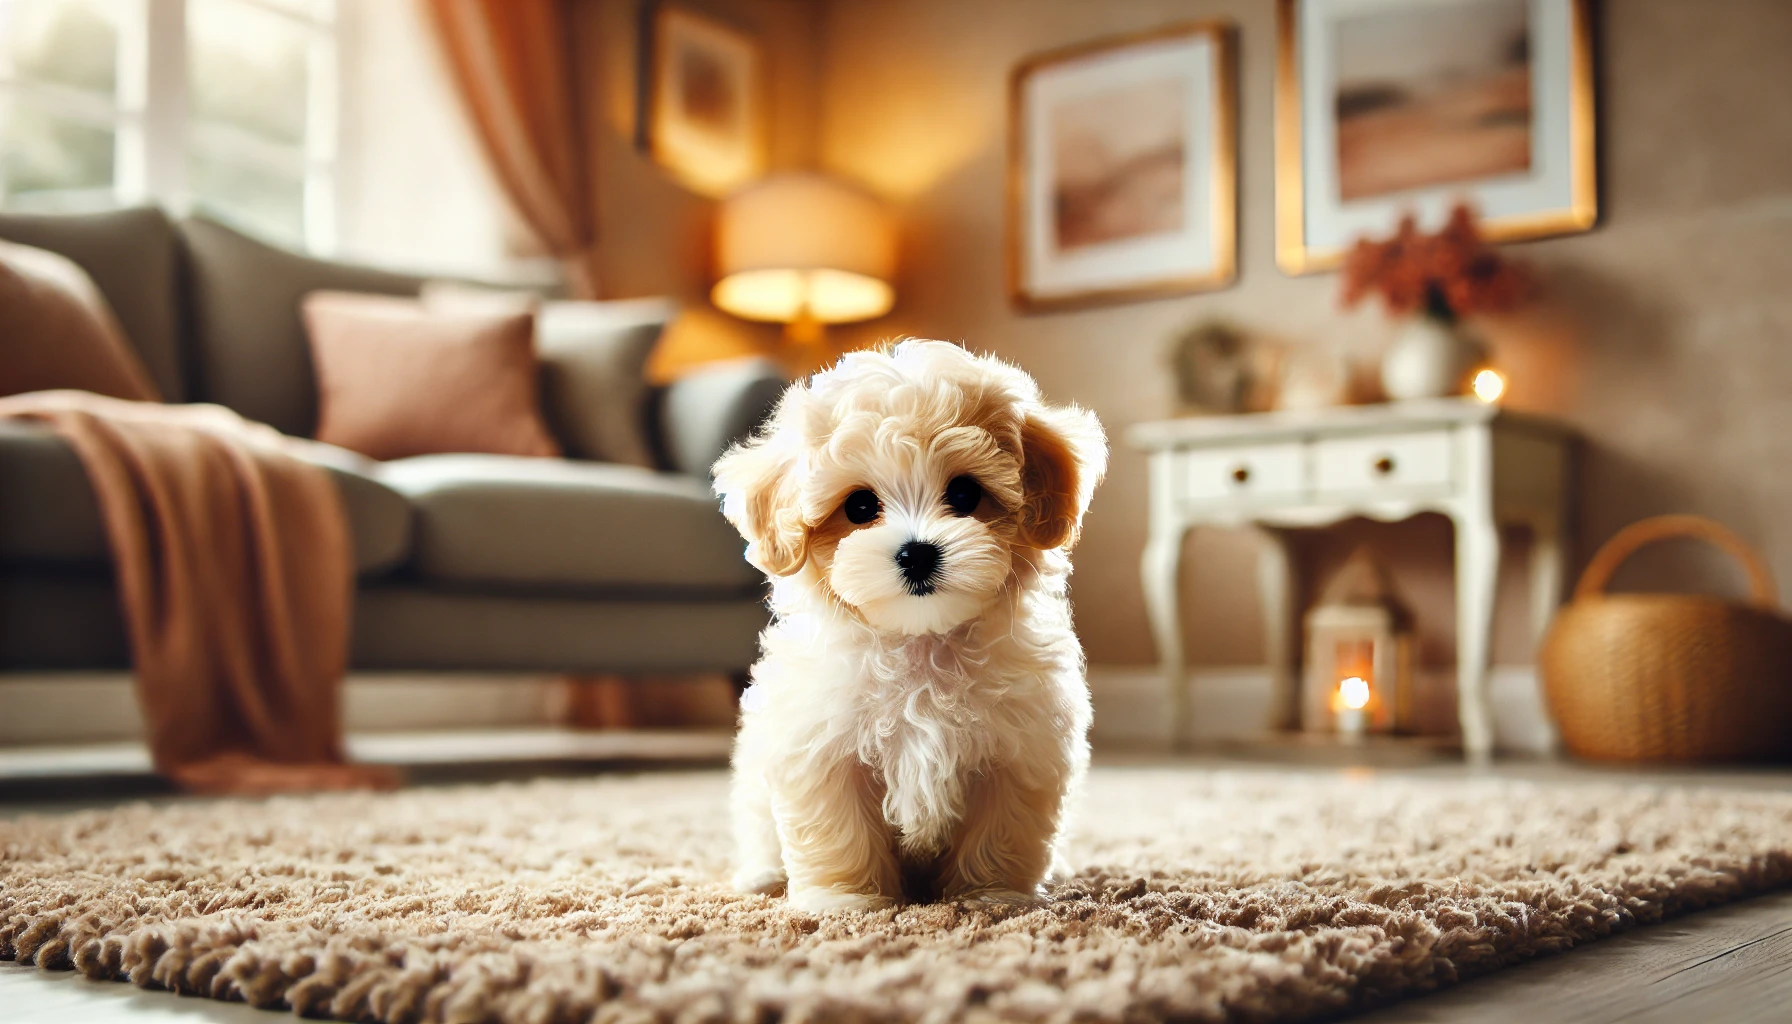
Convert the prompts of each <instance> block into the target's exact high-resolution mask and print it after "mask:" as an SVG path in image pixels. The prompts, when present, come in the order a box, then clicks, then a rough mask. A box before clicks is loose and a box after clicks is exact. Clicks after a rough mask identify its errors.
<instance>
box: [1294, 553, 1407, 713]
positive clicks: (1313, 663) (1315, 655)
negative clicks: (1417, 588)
mask: <svg viewBox="0 0 1792 1024" xmlns="http://www.w3.org/2000/svg"><path fill="white" fill-rule="evenodd" d="M1306 633H1307V637H1306V640H1307V655H1306V666H1305V675H1304V678H1303V680H1302V683H1301V690H1302V699H1301V725H1302V727H1303V728H1305V729H1307V730H1308V731H1312V732H1331V733H1336V734H1337V735H1338V737H1339V738H1340V739H1342V740H1343V741H1345V742H1347V743H1354V742H1357V741H1358V740H1360V739H1361V738H1362V736H1363V735H1364V734H1365V733H1370V732H1401V731H1407V730H1409V729H1411V727H1412V724H1413V723H1412V658H1413V645H1412V615H1411V613H1410V612H1409V611H1407V609H1406V608H1405V606H1404V605H1402V604H1401V603H1400V601H1399V598H1398V597H1397V596H1396V595H1395V593H1394V588H1393V582H1392V580H1390V579H1389V577H1388V574H1387V570H1386V569H1384V568H1383V567H1382V566H1381V565H1380V564H1379V563H1377V562H1376V561H1375V560H1374V558H1373V557H1371V556H1370V554H1369V552H1368V551H1367V550H1359V551H1357V552H1356V553H1355V554H1353V555H1351V556H1350V559H1349V560H1348V561H1346V562H1345V563H1344V567H1343V568H1342V569H1339V570H1338V574H1337V576H1335V577H1333V578H1332V580H1331V582H1330V583H1329V584H1327V586H1326V588H1325V591H1324V593H1323V595H1322V596H1321V597H1320V600H1319V603H1318V604H1316V605H1314V606H1313V608H1312V609H1311V610H1310V611H1308V612H1307V616H1306Z"/></svg>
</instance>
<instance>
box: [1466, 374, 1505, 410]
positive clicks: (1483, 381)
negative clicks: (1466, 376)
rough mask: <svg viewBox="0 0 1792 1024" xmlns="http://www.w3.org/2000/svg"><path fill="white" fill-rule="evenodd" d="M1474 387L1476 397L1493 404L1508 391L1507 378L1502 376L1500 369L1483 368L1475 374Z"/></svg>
mask: <svg viewBox="0 0 1792 1024" xmlns="http://www.w3.org/2000/svg"><path fill="white" fill-rule="evenodd" d="M1473 387H1474V391H1475V397H1476V398H1479V399H1480V400H1481V401H1483V402H1486V403H1487V404H1488V405H1492V404H1493V403H1495V402H1497V401H1499V400H1500V396H1501V395H1503V394H1505V393H1506V378H1504V377H1502V376H1500V372H1499V371H1498V370H1482V371H1481V372H1480V373H1477V374H1475V381H1474V385H1473Z"/></svg>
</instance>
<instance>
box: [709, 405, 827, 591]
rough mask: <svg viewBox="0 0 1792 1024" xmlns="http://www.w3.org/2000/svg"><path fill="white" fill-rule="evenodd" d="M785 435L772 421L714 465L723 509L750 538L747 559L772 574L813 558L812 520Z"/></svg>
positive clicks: (788, 571)
mask: <svg viewBox="0 0 1792 1024" xmlns="http://www.w3.org/2000/svg"><path fill="white" fill-rule="evenodd" d="M773 423H774V424H775V423H776V418H774V420H773ZM781 440H782V439H781V438H780V437H779V436H778V434H777V433H776V428H775V427H774V428H772V432H769V433H764V434H760V435H758V436H756V437H753V438H750V439H748V440H746V441H743V442H741V443H740V444H737V445H735V446H734V447H733V448H730V449H728V451H727V452H725V453H723V455H722V457H721V458H720V459H717V460H716V464H715V466H714V467H713V469H712V470H711V472H713V473H714V474H715V489H716V493H717V494H719V495H721V496H722V514H723V515H725V516H727V517H728V521H729V522H731V523H733V524H734V528H735V529H737V530H739V531H740V534H741V536H742V537H745V538H746V539H747V561H749V562H752V563H753V564H754V565H755V566H758V567H759V569H760V570H761V571H763V572H764V573H765V574H766V575H768V576H789V575H790V574H791V573H793V572H796V571H797V570H798V569H801V568H802V567H803V563H804V562H807V561H808V560H809V525H808V524H807V523H805V522H804V521H803V513H802V509H801V508H800V507H799V505H798V499H799V493H798V490H797V484H796V462H797V459H796V455H797V453H796V451H795V449H794V447H793V446H791V445H789V444H782V443H780V441H781Z"/></svg>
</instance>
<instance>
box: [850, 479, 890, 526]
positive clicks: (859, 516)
mask: <svg viewBox="0 0 1792 1024" xmlns="http://www.w3.org/2000/svg"><path fill="white" fill-rule="evenodd" d="M883 510H884V507H883V504H882V503H881V502H879V501H878V500H877V495H875V494H873V493H872V492H870V491H867V490H864V489H862V488H861V489H860V490H856V491H854V492H852V493H851V494H848V495H847V496H846V520H847V522H850V523H859V524H864V523H869V522H870V521H871V520H873V519H876V518H877V514H878V513H879V512H882V511H883Z"/></svg>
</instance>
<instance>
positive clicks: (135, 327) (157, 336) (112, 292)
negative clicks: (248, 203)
mask: <svg viewBox="0 0 1792 1024" xmlns="http://www.w3.org/2000/svg"><path fill="white" fill-rule="evenodd" d="M0 238H4V239H6V240H7V241H11V242H18V243H20V244H22V245H31V246H36V247H37V248H39V249H48V250H50V251H51V252H55V253H61V254H62V255H63V256H66V257H68V258H69V259H71V260H73V261H74V262H75V263H76V264H77V265H78V266H79V267H80V268H81V269H82V270H85V271H87V276H88V277H91V278H93V283H94V284H96V285H98V286H99V289H100V294H102V295H104V296H105V297H106V301H107V302H108V303H110V304H111V306H112V312H113V313H115V314H117V316H118V323H119V326H121V327H123V328H124V333H125V336H126V337H127V338H129V339H130V341H131V345H132V346H133V347H134V348H136V350H137V354H138V355H140V356H142V357H143V365H144V366H145V367H146V368H147V369H148V370H149V374H150V376H151V377H152V378H154V379H155V382H156V390H158V391H160V392H161V393H162V396H163V397H164V398H166V399H167V400H168V401H170V402H184V401H186V400H187V384H186V366H185V363H186V358H187V353H186V352H185V350H184V348H183V343H182V341H181V337H182V326H183V325H182V313H181V305H180V239H179V236H178V235H177V234H176V233H175V230H174V225H173V224H172V223H170V222H169V220H168V217H167V215H166V214H164V213H163V212H162V211H161V210H159V209H157V208H155V207H152V206H146V207H139V208H135V209H129V210H114V211H111V212H108V213H92V214H78V215H71V214H28V213H0Z"/></svg>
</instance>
